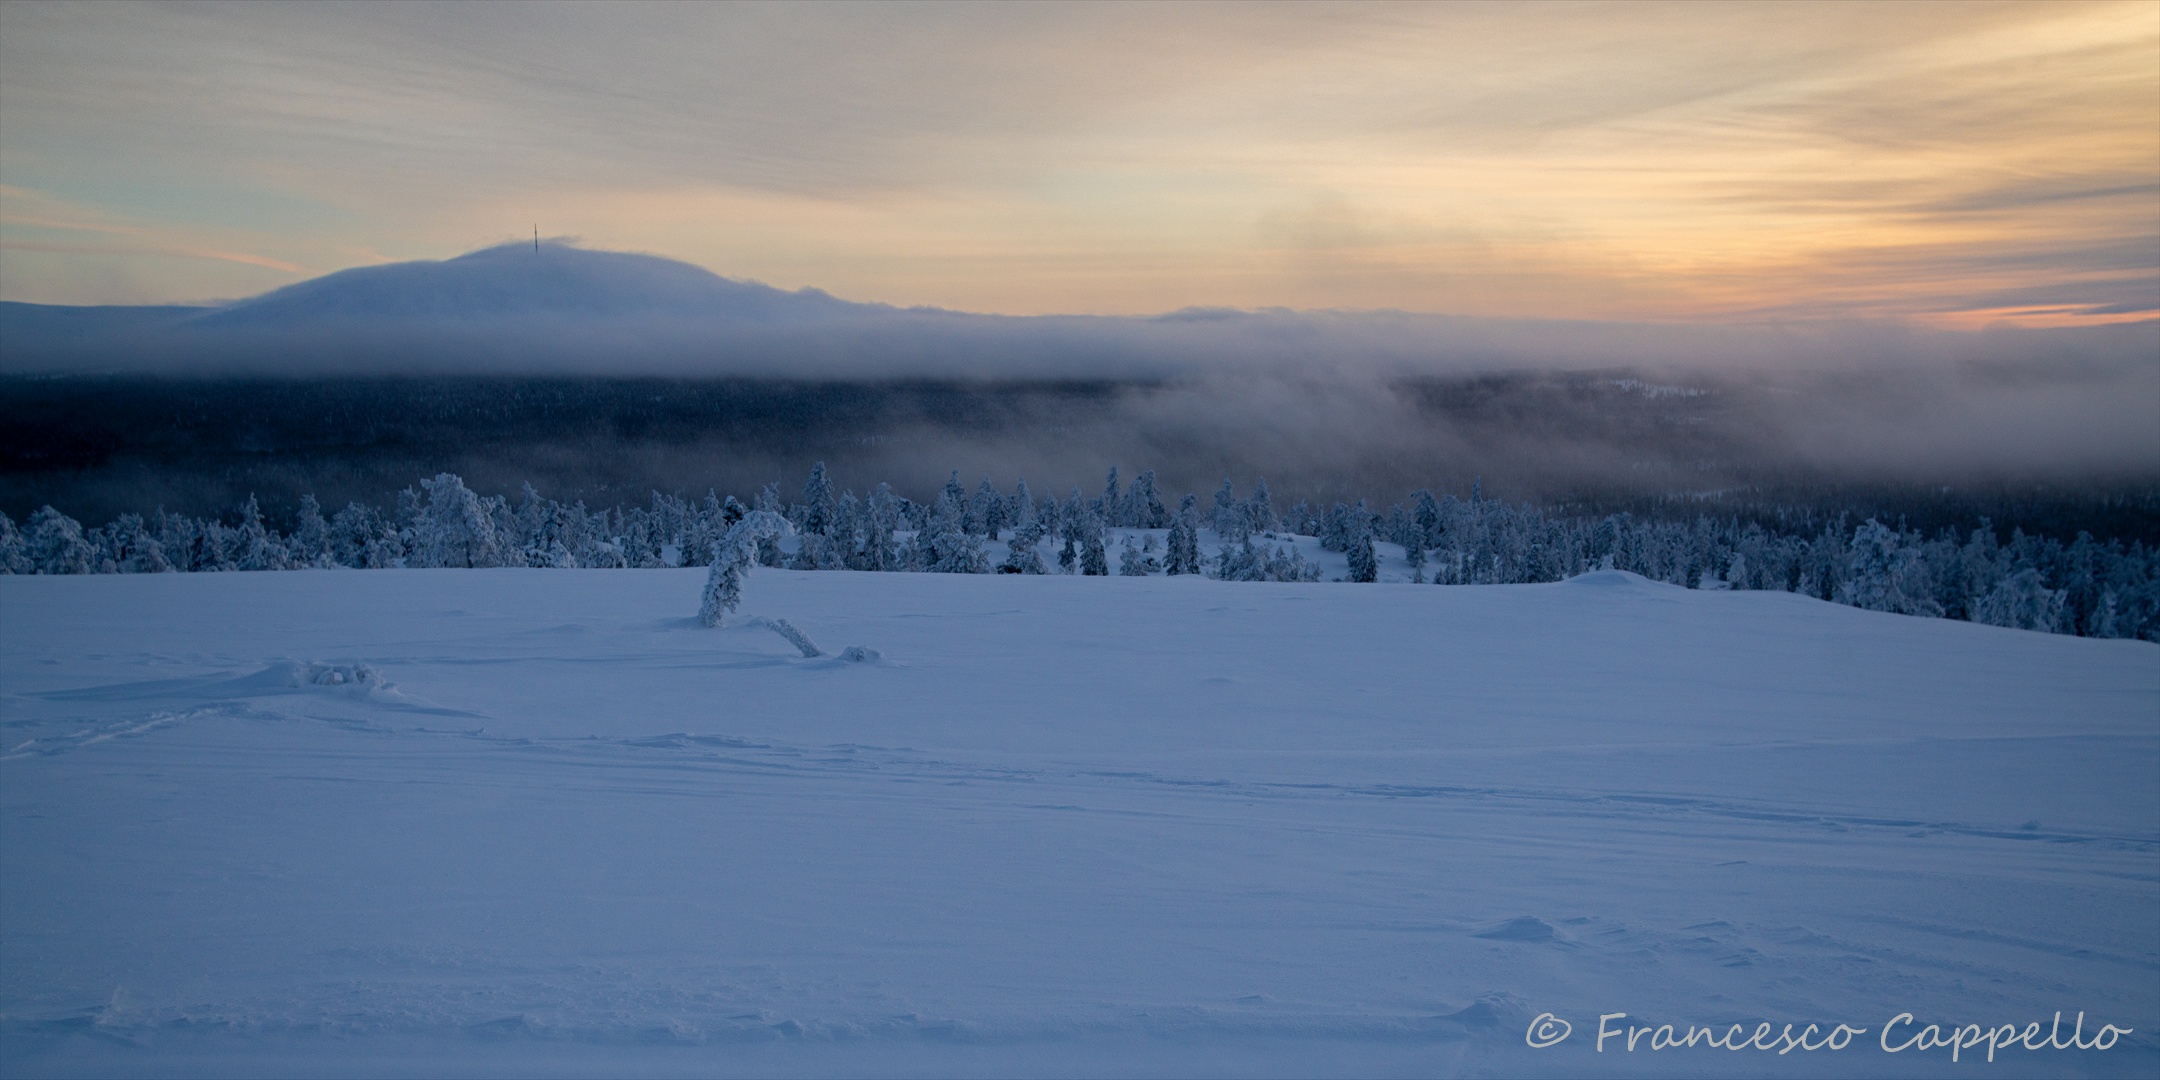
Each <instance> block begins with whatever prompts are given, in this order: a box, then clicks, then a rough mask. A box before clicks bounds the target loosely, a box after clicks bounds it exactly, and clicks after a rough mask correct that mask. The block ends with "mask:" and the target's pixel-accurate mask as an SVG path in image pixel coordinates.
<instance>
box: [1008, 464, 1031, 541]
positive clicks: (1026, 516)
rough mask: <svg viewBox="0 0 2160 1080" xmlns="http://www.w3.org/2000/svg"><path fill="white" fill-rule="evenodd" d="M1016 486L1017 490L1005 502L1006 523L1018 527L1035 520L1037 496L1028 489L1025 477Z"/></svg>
mask: <svg viewBox="0 0 2160 1080" xmlns="http://www.w3.org/2000/svg"><path fill="white" fill-rule="evenodd" d="M1014 486H1015V488H1017V490H1015V491H1014V492H1013V494H1012V498H1010V499H1008V500H1006V502H1005V524H1007V525H1009V526H1011V527H1012V528H1015V529H1017V528H1020V527H1021V526H1022V525H1025V524H1028V523H1030V522H1033V521H1034V520H1035V516H1036V515H1035V496H1034V494H1033V493H1031V492H1030V491H1028V486H1027V479H1026V478H1025V477H1022V478H1021V480H1020V482H1019V483H1018V484H1016V485H1014Z"/></svg>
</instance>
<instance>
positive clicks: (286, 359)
mask: <svg viewBox="0 0 2160 1080" xmlns="http://www.w3.org/2000/svg"><path fill="white" fill-rule="evenodd" d="M2043 343H2044V344H2043ZM2156 353H2160V322H2146V323H2137V324H2122V325H2117V326H2107V327H2092V328H2079V329H2064V330H2050V331H2018V330H2010V331H1993V330H1990V331H1984V332H1980V333H1953V332H1947V331H1931V330H1926V329H1923V328H1919V327H1914V326H1906V325H1899V324H1896V323H1888V322H1876V323H1867V322H1817V323H1793V324H1779V325H1746V324H1726V325H1719V324H1693V325H1685V324H1654V323H1625V322H1586V321H1578V320H1566V319H1507V318H1481V317H1466V316H1450V315H1433V314H1417V313H1412V312H1404V311H1340V310H1330V311H1292V310H1289V309H1285V308H1264V309H1260V310H1255V311H1245V310H1239V309H1236V308H1221V307H1188V308H1184V309H1182V310H1179V311H1174V312H1170V313H1167V314H1163V315H1155V316H1132V317H1124V316H1094V315H1035V316H1008V315H985V314H972V313H968V312H961V311H949V310H943V309H937V308H920V307H916V308H896V307H892V306H889V305H886V304H866V303H854V302H850V301H846V300H841V299H839V298H837V297H834V296H832V295H831V294H829V293H826V292H824V291H822V290H819V289H808V288H806V289H798V290H795V291H792V292H791V291H788V290H784V289H776V288H773V287H771V286H769V285H763V284H759V283H757V282H754V281H740V280H735V279H731V278H726V277H722V276H720V275H719V274H715V273H713V272H711V271H709V270H706V269H704V268H702V267H698V266H693V265H691V264H689V263H684V262H677V261H675V260H673V259H666V258H662V257H660V256H656V255H640V254H633V253H628V252H618V251H594V250H590V249H586V248H581V247H577V246H575V245H573V244H568V243H563V242H559V241H557V242H548V241H542V242H540V243H539V244H538V246H537V250H536V249H535V246H534V245H533V244H532V243H531V242H529V241H522V240H521V241H517V242H514V243H508V244H502V245H499V246H496V247H490V248H483V249H481V250H479V251H474V252H470V253H468V254H465V255H460V256H457V257H456V258H451V259H444V260H441V261H415V262H401V263H390V264H386V265H381V266H367V267H358V268H355V269H351V270H341V271H338V272H336V273H332V274H326V275H324V276H322V277H319V278H315V279H313V280H310V281H303V282H300V283H298V284H295V285H288V286H286V287H284V288H281V289H277V290H274V291H271V292H267V293H264V294H262V295H261V296H256V297H252V298H249V299H246V300H240V301H236V302H233V303H229V304H223V305H218V306H212V307H178V306H161V307H60V306H49V305H40V304H22V303H4V302H0V374H18V375H29V374H36V375H65V374H117V373H144V374H164V375H211V374H266V375H277V376H293V377H305V376H314V375H332V374H347V375H352V374H361V375H383V374H453V373H461V374H489V375H495V374H503V375H516V374H533V375H547V374H553V375H566V374H599V375H624V374H643V375H664V376H671V377H715V376H726V377H735V376H742V377H784V378H844V379H859V378H879V379H891V378H970V379H977V378H995V379H1039V378H1055V379H1106V378H1107V379H1125V378H1137V379H1160V378H1185V377H1193V376H1206V375H1224V374H1231V373H1235V374H1236V375H1237V376H1238V377H1250V376H1252V375H1254V374H1256V373H1259V372H1273V373H1276V374H1279V375H1282V376H1285V377H1288V378H1292V379H1310V378H1314V377H1316V376H1318V375H1320V373H1322V372H1326V373H1327V376H1326V377H1330V378H1339V377H1345V376H1353V377H1354V376H1358V375H1379V374H1384V373H1392V374H1393V375H1431V374H1442V373H1461V372H1466V371H1493V370H1506V369H1518V370H1519V369H1525V368H1530V369H1538V370H1584V369H1598V370H1602V369H1613V368H1619V367H1633V366H1635V365H1647V369H1655V368H1661V367H1673V366H1680V367H1690V368H1695V367H1710V368H1716V369H1721V370H1731V369H1732V368H1733V367H1734V366H1736V365H1746V366H1766V365H1792V364H1798V365H1806V366H1822V365H1826V364H1827V365H1835V364H1840V363H1845V362H1847V360H1846V358H1859V357H1871V358H1876V359H1878V360H1881V361H1885V362H1891V363H1896V364H1900V365H1905V364H1909V363H1912V362H1916V361H1917V362H1930V361H1953V362H1964V361H1969V360H1981V361H1984V362H1988V363H2010V364H2025V363H2032V362H2037V361H2039V360H2042V359H2044V360H2046V361H2047V362H2049V363H2057V362H2062V361H2064V360H2066V359H2071V358H2082V359H2077V360H2076V362H2079V363H2085V362H2097V363H2102V364H2117V363H2134V362H2135V361H2136V358H2139V357H2148V356H2151V355H2155V354H2156Z"/></svg>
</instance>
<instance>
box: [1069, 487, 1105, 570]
mask: <svg viewBox="0 0 2160 1080" xmlns="http://www.w3.org/2000/svg"><path fill="white" fill-rule="evenodd" d="M1071 528H1072V530H1073V533H1074V536H1075V538H1076V539H1077V540H1078V541H1079V544H1080V572H1081V573H1082V574H1085V575H1087V576H1089V577H1108V576H1109V574H1110V553H1109V551H1108V550H1107V549H1106V548H1105V547H1104V544H1103V523H1102V515H1101V514H1100V513H1099V512H1098V511H1097V510H1096V508H1095V507H1094V506H1093V505H1091V504H1087V503H1083V504H1081V507H1080V515H1079V520H1078V522H1077V523H1075V524H1074V525H1073V526H1071Z"/></svg>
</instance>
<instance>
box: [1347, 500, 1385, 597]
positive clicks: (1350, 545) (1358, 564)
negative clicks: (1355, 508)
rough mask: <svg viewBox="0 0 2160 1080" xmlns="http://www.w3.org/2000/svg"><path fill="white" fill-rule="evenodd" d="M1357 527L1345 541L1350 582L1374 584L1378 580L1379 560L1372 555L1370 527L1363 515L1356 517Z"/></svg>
mask: <svg viewBox="0 0 2160 1080" xmlns="http://www.w3.org/2000/svg"><path fill="white" fill-rule="evenodd" d="M1357 525H1358V527H1357V528H1356V530H1355V531H1354V532H1352V533H1351V535H1350V537H1349V539H1348V540H1347V541H1346V544H1347V546H1346V548H1345V551H1346V553H1347V554H1348V555H1349V556H1350V577H1349V580H1351V581H1358V582H1374V581H1378V580H1380V559H1379V557H1378V556H1377V555H1375V554H1374V553H1373V546H1372V545H1373V539H1372V526H1371V525H1370V524H1367V523H1366V521H1365V516H1364V515H1363V514H1359V515H1358V522H1357Z"/></svg>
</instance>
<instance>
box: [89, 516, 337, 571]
mask: <svg viewBox="0 0 2160 1080" xmlns="http://www.w3.org/2000/svg"><path fill="white" fill-rule="evenodd" d="M318 516H320V515H318ZM89 539H90V544H91V546H92V547H95V548H97V549H98V565H99V569H100V571H101V572H103V573H110V574H162V573H166V572H169V571H170V570H172V568H173V567H172V563H171V561H170V560H168V559H166V558H165V549H164V547H163V546H161V545H160V544H159V543H158V542H157V539H156V538H155V537H153V536H151V535H150V530H149V529H147V528H144V527H143V519H142V516H141V515H140V514H122V515H120V516H119V517H117V518H114V519H113V521H112V524H110V525H107V526H105V527H104V528H102V529H96V530H93V531H92V532H91V533H90V536H89Z"/></svg>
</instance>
